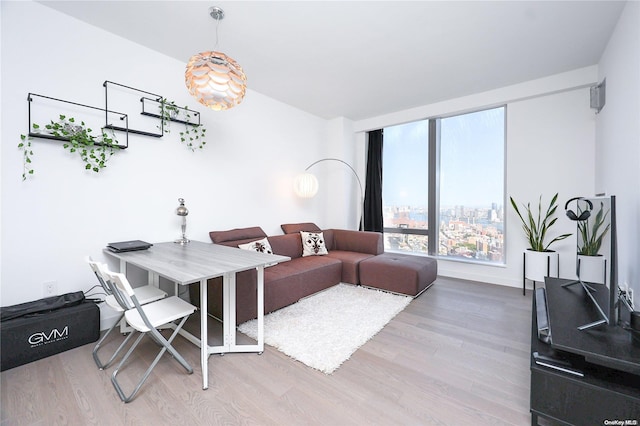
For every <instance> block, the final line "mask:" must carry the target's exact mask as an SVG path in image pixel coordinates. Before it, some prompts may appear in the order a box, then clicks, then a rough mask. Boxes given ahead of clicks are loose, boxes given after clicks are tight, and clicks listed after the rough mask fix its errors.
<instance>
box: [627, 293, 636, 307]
mask: <svg viewBox="0 0 640 426" xmlns="http://www.w3.org/2000/svg"><path fill="white" fill-rule="evenodd" d="M627 300H629V306H631V309H634V310H635V309H636V307H635V306H634V305H633V289H632V288H629V289H627Z"/></svg>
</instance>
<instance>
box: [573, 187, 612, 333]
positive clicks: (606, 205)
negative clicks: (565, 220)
mask: <svg viewBox="0 0 640 426" xmlns="http://www.w3.org/2000/svg"><path fill="white" fill-rule="evenodd" d="M575 203H576V207H575V209H576V210H575V212H574V215H573V216H574V217H578V218H583V217H584V216H588V217H586V218H585V219H584V220H577V221H576V222H577V231H578V232H577V237H578V238H577V242H578V245H577V248H578V250H577V254H579V253H580V251H581V248H583V247H584V246H585V245H586V244H590V243H593V242H594V241H595V240H597V239H598V237H599V236H600V235H601V234H602V233H603V232H604V236H603V237H602V239H601V245H599V249H598V250H597V252H596V253H592V254H597V255H598V257H599V258H600V259H602V261H603V262H604V266H603V268H604V274H603V280H602V281H603V282H602V284H604V286H605V288H606V291H608V293H609V294H608V296H609V297H608V298H607V300H608V304H607V305H606V306H605V305H604V303H602V302H599V301H598V300H597V299H596V298H595V297H594V295H593V293H595V292H596V291H602V286H596V285H593V283H600V282H599V281H591V280H589V279H588V278H585V277H584V276H582V275H584V274H583V273H582V272H581V271H582V268H581V263H580V262H581V259H580V257H579V256H578V260H577V262H576V265H577V267H576V274H577V275H578V280H576V281H572V282H570V283H567V284H565V285H564V286H570V285H581V286H582V287H583V288H584V291H585V292H586V294H587V295H588V296H589V299H590V300H591V302H592V303H593V304H594V305H595V306H596V308H597V310H598V312H599V314H600V317H601V318H599V319H598V320H596V321H594V322H591V323H589V324H584V325H583V326H580V327H578V328H579V329H580V330H588V329H590V328H593V327H598V326H601V325H605V324H606V325H609V326H616V325H618V320H619V312H618V308H619V295H620V291H619V286H618V252H617V250H618V246H617V226H616V197H615V195H612V196H609V197H606V196H596V197H579V198H577V199H576V201H575ZM585 211H588V212H589V214H583V213H584V212H585ZM567 215H568V216H569V217H572V216H571V215H570V214H569V211H568V213H567ZM574 220H575V219H574ZM598 299H600V300H602V298H600V297H599V298H598Z"/></svg>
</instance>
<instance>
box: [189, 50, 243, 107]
mask: <svg viewBox="0 0 640 426" xmlns="http://www.w3.org/2000/svg"><path fill="white" fill-rule="evenodd" d="M184 81H185V84H186V85H187V89H188V90H189V93H191V95H192V96H193V97H195V98H196V100H197V101H198V102H200V103H201V104H202V105H204V106H206V107H209V108H211V109H212V110H214V111H222V110H226V109H229V108H233V107H234V106H236V105H238V104H239V103H240V102H242V99H243V98H244V95H245V92H246V88H247V77H246V76H245V74H244V71H243V70H242V67H241V66H240V65H238V63H237V62H236V61H235V60H233V59H232V58H230V57H229V56H227V55H225V54H224V53H221V52H214V51H209V52H202V53H198V54H195V55H193V56H192V57H191V58H190V59H189V62H188V63H187V69H186V71H185V74H184Z"/></svg>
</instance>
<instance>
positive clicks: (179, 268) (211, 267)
mask: <svg viewBox="0 0 640 426" xmlns="http://www.w3.org/2000/svg"><path fill="white" fill-rule="evenodd" d="M104 251H105V253H107V254H108V255H110V256H113V257H115V258H117V259H120V260H123V261H125V262H127V264H131V265H135V266H137V267H139V268H142V269H145V270H147V271H151V272H154V273H156V274H158V275H160V276H162V277H164V278H167V279H168V280H171V281H174V282H176V283H178V284H182V285H186V284H190V283H194V282H199V281H202V280H205V279H209V278H215V277H220V276H222V275H224V274H226V273H235V272H240V271H245V270H248V269H252V268H257V267H259V266H265V265H267V264H270V263H278V262H285V261H287V260H290V258H289V257H287V256H280V255H274V254H265V253H259V252H255V251H250V250H241V249H239V248H235V247H228V246H223V245H219V244H212V243H204V242H200V241H191V242H190V243H188V244H185V245H181V244H176V243H173V242H168V243H155V244H154V245H153V246H152V247H151V248H149V249H148V250H139V251H129V252H123V253H114V252H112V251H109V250H107V249H105V250H104Z"/></svg>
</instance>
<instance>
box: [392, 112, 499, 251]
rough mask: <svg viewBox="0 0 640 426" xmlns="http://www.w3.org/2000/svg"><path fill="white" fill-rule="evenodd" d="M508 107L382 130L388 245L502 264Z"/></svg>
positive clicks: (398, 248)
mask: <svg viewBox="0 0 640 426" xmlns="http://www.w3.org/2000/svg"><path fill="white" fill-rule="evenodd" d="M505 114H506V109H505V107H500V108H493V109H488V110H483V111H476V112H472V113H467V114H461V115H455V116H449V117H440V118H432V119H428V120H421V121H416V122H411V123H407V124H401V125H397V126H391V127H386V128H385V129H384V142H383V168H382V170H383V177H382V179H383V184H382V201H383V217H384V228H385V229H384V232H385V249H387V250H391V251H394V250H396V251H408V252H415V253H424V254H430V255H437V256H440V257H447V258H450V259H461V260H470V261H480V262H491V263H504V235H503V233H504V176H505V146H506V144H505ZM432 224H433V226H431V225H432Z"/></svg>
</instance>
